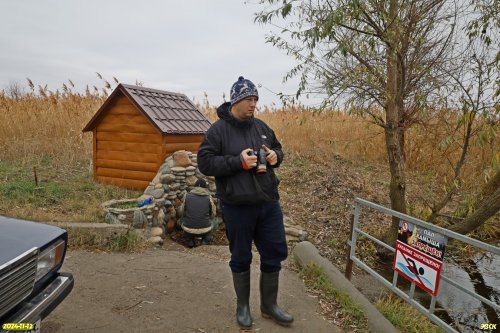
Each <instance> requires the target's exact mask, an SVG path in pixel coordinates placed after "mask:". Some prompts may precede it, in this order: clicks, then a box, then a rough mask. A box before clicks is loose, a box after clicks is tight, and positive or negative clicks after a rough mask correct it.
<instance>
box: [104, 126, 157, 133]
mask: <svg viewBox="0 0 500 333" xmlns="http://www.w3.org/2000/svg"><path fill="white" fill-rule="evenodd" d="M97 130H98V131H106V132H122V133H145V134H156V133H158V131H157V130H156V129H155V128H154V127H153V125H150V124H147V125H141V124H138V125H136V124H109V123H108V124H101V123H99V125H97Z"/></svg>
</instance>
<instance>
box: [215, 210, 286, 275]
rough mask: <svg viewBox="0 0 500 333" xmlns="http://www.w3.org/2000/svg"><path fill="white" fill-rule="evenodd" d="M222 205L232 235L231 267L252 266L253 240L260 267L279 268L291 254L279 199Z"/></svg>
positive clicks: (239, 269)
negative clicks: (268, 201) (266, 201)
mask: <svg viewBox="0 0 500 333" xmlns="http://www.w3.org/2000/svg"><path fill="white" fill-rule="evenodd" d="M220 206H221V211H222V215H223V217H224V223H225V225H226V235H227V238H228V239H229V249H230V251H231V261H230V262H229V266H230V267H231V271H233V272H234V273H242V272H246V271H248V270H249V269H250V263H251V262H252V240H253V241H254V242H255V246H256V247H257V250H258V251H259V254H260V270H261V271H262V272H265V273H273V272H277V271H279V270H280V269H281V262H282V261H283V260H285V259H286V257H287V256H288V248H287V244H286V239H285V227H284V225H283V212H282V211H281V207H280V204H279V202H271V203H264V204H259V205H241V206H239V205H230V204H228V203H225V202H221V204H220Z"/></svg>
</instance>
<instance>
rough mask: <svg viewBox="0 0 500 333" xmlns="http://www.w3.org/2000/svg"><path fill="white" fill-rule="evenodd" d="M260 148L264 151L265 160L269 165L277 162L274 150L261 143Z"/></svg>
mask: <svg viewBox="0 0 500 333" xmlns="http://www.w3.org/2000/svg"><path fill="white" fill-rule="evenodd" d="M262 148H264V150H265V151H266V161H267V162H268V163H269V164H270V165H275V164H276V163H278V155H277V154H276V152H275V151H274V150H271V149H269V148H268V147H267V146H266V145H262Z"/></svg>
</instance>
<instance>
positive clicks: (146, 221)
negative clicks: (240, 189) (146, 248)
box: [108, 150, 217, 243]
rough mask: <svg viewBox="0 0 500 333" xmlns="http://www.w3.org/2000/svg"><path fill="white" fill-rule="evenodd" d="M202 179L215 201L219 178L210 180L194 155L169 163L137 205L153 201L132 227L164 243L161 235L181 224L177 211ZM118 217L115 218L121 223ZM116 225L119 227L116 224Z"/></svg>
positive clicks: (179, 154) (183, 155)
mask: <svg viewBox="0 0 500 333" xmlns="http://www.w3.org/2000/svg"><path fill="white" fill-rule="evenodd" d="M198 179H204V180H205V181H206V182H207V184H208V189H209V191H210V192H211V195H212V197H213V199H214V201H215V203H217V200H216V199H215V198H214V195H215V191H216V188H215V178H214V177H207V176H205V175H204V174H202V173H201V172H200V170H198V163H197V156H196V154H193V153H192V152H189V151H185V150H180V151H177V152H175V153H174V154H173V155H172V156H170V157H168V158H166V159H165V162H164V163H163V164H162V165H161V167H160V169H159V170H158V173H157V174H156V176H155V177H154V179H153V180H152V181H151V183H149V186H148V187H147V188H146V190H145V191H144V194H143V195H142V196H140V197H139V198H138V199H137V201H138V202H141V201H144V200H149V199H151V202H150V203H149V204H148V205H146V206H144V207H142V208H140V209H139V208H136V209H134V211H133V212H132V213H133V221H131V222H130V223H129V224H131V225H132V227H134V228H135V229H139V230H142V231H139V233H141V234H143V236H145V237H147V238H149V240H151V241H153V242H158V243H159V242H160V239H161V237H159V236H161V235H163V234H164V233H165V231H167V232H171V231H172V230H173V228H174V227H175V224H176V221H177V214H176V212H177V208H178V207H179V206H180V205H181V203H182V201H181V200H182V198H183V197H184V195H185V194H186V193H187V192H189V191H191V190H192V189H193V188H194V185H195V183H196V181H197V180H198ZM116 215H117V216H114V215H113V216H111V217H113V219H111V218H109V219H108V220H110V221H111V220H113V221H116V222H117V221H118V219H119V218H118V214H116ZM116 222H115V223H116Z"/></svg>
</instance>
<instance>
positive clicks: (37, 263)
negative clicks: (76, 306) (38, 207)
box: [0, 216, 74, 332]
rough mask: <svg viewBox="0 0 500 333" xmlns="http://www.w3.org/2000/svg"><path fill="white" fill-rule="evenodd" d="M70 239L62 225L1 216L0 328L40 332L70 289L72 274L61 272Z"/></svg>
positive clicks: (1, 329)
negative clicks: (46, 318)
mask: <svg viewBox="0 0 500 333" xmlns="http://www.w3.org/2000/svg"><path fill="white" fill-rule="evenodd" d="M67 243H68V234H67V232H66V231H65V230H63V229H61V228H58V227H55V226H51V225H46V224H42V223H36V222H29V221H23V220H17V219H11V218H6V217H3V216H0V332H8V331H10V330H12V331H19V330H21V329H22V328H27V329H26V330H27V331H30V330H35V331H38V332H39V331H40V323H41V320H42V319H43V318H45V317H46V316H47V315H48V314H49V313H50V312H51V311H52V310H54V308H55V307H56V306H57V305H59V303H61V302H62V300H63V299H64V298H65V297H66V296H67V295H68V294H69V293H70V291H71V289H73V283H74V282H73V275H71V274H69V273H60V272H59V269H60V268H61V266H62V263H63V261H64V256H65V254H66V247H67ZM24 324H26V325H24Z"/></svg>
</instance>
